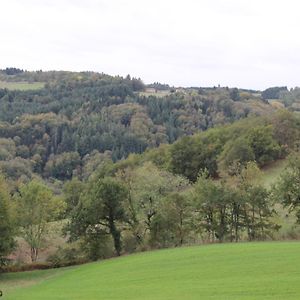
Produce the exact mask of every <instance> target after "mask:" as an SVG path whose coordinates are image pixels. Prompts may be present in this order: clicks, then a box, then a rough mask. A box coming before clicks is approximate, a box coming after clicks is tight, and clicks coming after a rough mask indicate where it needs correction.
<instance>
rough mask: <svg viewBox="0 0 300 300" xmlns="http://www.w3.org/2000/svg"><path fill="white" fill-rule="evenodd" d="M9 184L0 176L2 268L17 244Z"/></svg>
mask: <svg viewBox="0 0 300 300" xmlns="http://www.w3.org/2000/svg"><path fill="white" fill-rule="evenodd" d="M14 221H15V220H14V217H13V212H12V207H11V197H10V194H9V190H8V186H7V184H6V182H5V180H4V178H3V177H2V176H0V233H1V234H0V269H1V266H2V265H3V264H4V263H5V257H6V256H7V255H8V254H9V253H10V252H11V251H12V250H13V248H14V246H15V240H14V234H15V231H16V228H15V224H14Z"/></svg>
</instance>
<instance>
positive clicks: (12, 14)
mask: <svg viewBox="0 0 300 300" xmlns="http://www.w3.org/2000/svg"><path fill="white" fill-rule="evenodd" d="M0 8H1V16H0V41H1V42H0V68H5V67H7V66H15V67H19V68H23V69H27V70H36V69H43V70H54V69H55V70H74V71H85V70H91V71H99V72H104V73H108V74H111V75H122V76H125V75H127V74H131V75H132V76H135V77H141V78H142V79H143V81H144V82H145V83H150V82H154V81H160V82H163V83H169V84H170V85H175V86H213V85H218V84H220V85H221V86H230V87H234V86H237V87H244V88H253V89H254V88H256V89H264V88H266V87H269V86H275V85H287V86H289V87H293V86H300V34H299V30H300V1H297V0H284V1H283V0H281V1H279V0H273V1H272V0H249V1H248V0H182V1H179V0H151V1H150V0H52V1H51V0H26V1H24V0H1V6H0Z"/></svg>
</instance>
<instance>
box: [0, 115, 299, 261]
mask: <svg viewBox="0 0 300 300" xmlns="http://www.w3.org/2000/svg"><path fill="white" fill-rule="evenodd" d="M299 135H300V119H299V116H298V115H297V114H295V113H294V114H293V113H290V112H288V111H280V112H278V113H276V114H273V115H270V116H266V117H254V118H248V119H244V120H241V121H238V122H235V123H234V124H232V125H227V126H222V127H217V128H213V129H209V130H208V131H206V132H202V133H199V134H197V135H194V136H191V137H183V138H181V139H179V140H178V141H177V142H175V143H174V144H172V145H161V146H160V147H158V148H156V149H152V150H148V151H146V152H145V153H143V154H140V155H137V154H135V155H134V154H132V155H130V156H129V157H128V158H127V159H126V160H121V161H118V162H116V163H114V162H113V161H112V160H111V158H110V157H109V155H107V157H105V158H104V157H102V158H101V159H100V158H99V157H98V158H97V159H99V161H101V162H99V164H98V165H97V164H96V165H95V164H94V162H93V159H91V160H90V161H89V163H88V164H87V165H88V166H89V167H88V169H89V171H87V173H89V174H90V175H86V177H81V176H73V178H72V180H70V181H67V182H66V183H65V184H64V186H63V193H60V192H59V189H55V187H54V186H51V188H50V187H47V186H46V185H45V184H43V183H41V182H40V181H38V180H36V179H34V180H32V181H29V182H27V183H25V184H22V183H20V182H19V183H18V184H16V185H14V186H10V187H9V186H8V184H7V182H6V181H5V180H4V179H3V178H2V179H1V193H3V195H4V196H3V197H1V198H0V199H1V201H0V205H1V206H2V207H4V209H2V210H1V212H2V214H3V216H2V218H0V228H3V231H2V232H3V233H5V234H3V235H2V236H1V238H2V239H3V242H2V243H1V245H4V247H3V249H2V250H1V251H2V252H0V253H1V254H0V256H2V258H4V257H5V256H6V255H7V254H8V253H9V252H11V251H12V249H13V248H12V246H13V241H14V236H22V237H23V238H24V239H25V241H26V242H27V243H28V244H29V245H30V248H31V258H32V261H35V260H36V259H37V258H38V254H39V250H40V249H41V248H42V247H44V245H43V242H44V237H45V234H46V233H47V227H48V226H49V222H50V221H57V220H62V219H64V220H67V221H66V225H65V226H64V233H65V234H66V236H67V237H68V239H69V242H70V243H69V244H68V245H65V246H63V247H61V248H60V249H59V250H58V252H57V253H56V254H54V255H52V256H50V257H49V261H50V262H51V263H52V264H53V265H57V266H58V265H63V264H66V263H70V262H76V260H78V259H80V258H82V257H85V258H88V259H98V258H105V257H110V256H113V255H121V254H123V253H130V252H135V251H143V250H147V249H156V248H163V247H174V246H181V245H184V244H195V243H203V242H217V241H218V242H225V241H228V242H237V241H240V240H250V241H252V240H264V239H272V238H273V235H274V233H275V232H276V230H278V228H279V225H278V223H277V220H278V218H277V210H278V209H280V207H288V208H289V209H290V211H294V212H295V211H296V213H297V215H299V213H298V209H299V203H298V202H299V201H298V200H299V196H300V190H299V186H300V184H299V178H300V176H299V174H300V163H299V162H300V160H299V152H298V151H299V140H300V136H299ZM99 155H100V154H99V153H95V154H94V156H95V157H97V156H99ZM288 155H289V156H290V157H291V158H290V164H289V166H288V168H287V169H286V171H285V172H284V173H283V174H282V176H281V177H280V179H279V180H278V182H277V183H276V185H275V186H273V187H272V188H270V189H267V188H266V187H265V186H263V185H262V184H261V180H260V168H262V167H264V166H267V165H268V164H270V163H272V162H273V161H276V160H278V159H281V158H285V157H287V156H288ZM73 159H74V160H75V159H79V158H78V157H77V158H75V157H74V158H73ZM95 159H96V158H95ZM63 162H64V159H63V158H62V159H61V161H58V162H57V163H56V166H58V165H60V164H63ZM72 169H73V166H70V167H69V168H66V169H65V168H61V169H58V170H60V171H58V172H68V171H70V170H72ZM70 172H71V171H70ZM79 174H80V173H79ZM2 220H5V221H2ZM1 222H2V223H1ZM1 226H2V227H1ZM70 247H71V248H70ZM70 249H72V251H70Z"/></svg>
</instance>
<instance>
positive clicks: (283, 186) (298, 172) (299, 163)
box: [274, 155, 300, 223]
mask: <svg viewBox="0 0 300 300" xmlns="http://www.w3.org/2000/svg"><path fill="white" fill-rule="evenodd" d="M274 196H275V197H276V198H277V199H278V200H279V201H280V202H281V203H282V204H283V205H284V207H287V208H288V209H289V211H290V212H292V211H294V212H296V215H297V219H298V220H297V222H298V223H300V157H299V155H294V156H291V157H290V159H289V164H288V167H287V168H286V170H285V171H284V172H283V173H282V175H281V176H280V179H279V181H278V183H277V184H276V187H275V192H274Z"/></svg>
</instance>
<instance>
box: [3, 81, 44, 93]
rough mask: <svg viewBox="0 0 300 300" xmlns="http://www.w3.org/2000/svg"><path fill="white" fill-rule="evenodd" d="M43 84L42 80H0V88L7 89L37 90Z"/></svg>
mask: <svg viewBox="0 0 300 300" xmlns="http://www.w3.org/2000/svg"><path fill="white" fill-rule="evenodd" d="M44 86H45V83H44V82H33V83H30V82H21V81H20V82H8V81H0V89H8V90H22V91H27V90H39V89H42V88H43V87H44Z"/></svg>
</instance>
